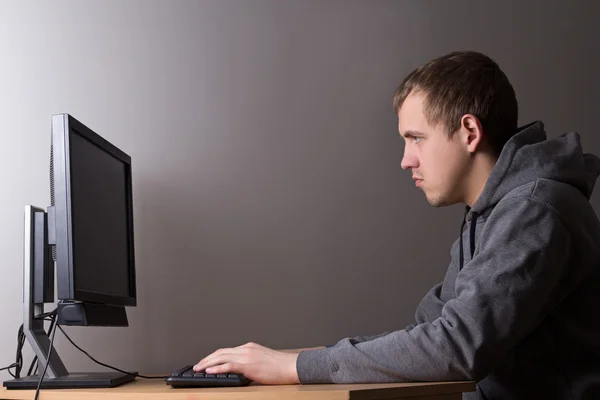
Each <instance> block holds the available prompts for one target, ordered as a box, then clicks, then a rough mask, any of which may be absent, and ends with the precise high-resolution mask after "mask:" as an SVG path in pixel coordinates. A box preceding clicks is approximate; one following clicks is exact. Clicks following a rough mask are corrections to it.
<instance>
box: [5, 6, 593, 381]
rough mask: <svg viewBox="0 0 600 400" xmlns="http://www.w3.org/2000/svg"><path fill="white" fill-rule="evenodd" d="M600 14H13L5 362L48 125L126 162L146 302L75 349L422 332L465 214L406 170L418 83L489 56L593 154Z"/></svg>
mask: <svg viewBox="0 0 600 400" xmlns="http://www.w3.org/2000/svg"><path fill="white" fill-rule="evenodd" d="M599 14H600V6H599V5H598V3H597V2H594V1H576V2H568V3H567V2H559V1H529V2H521V1H503V2H494V3H491V2H475V1H452V2H443V1H437V2H434V1H396V2H392V1H221V0H219V1H173V2H170V1H105V2H91V1H89V2H77V1H56V2H52V3H49V2H42V1H37V2H26V1H19V2H13V1H2V2H0V57H1V62H0V121H1V124H0V135H1V138H2V142H1V143H2V146H1V147H0V151H1V156H0V182H2V195H1V196H0V221H1V224H0V254H2V261H1V262H0V276H1V278H0V314H1V315H2V322H1V325H0V326H1V328H0V365H1V366H4V365H8V364H10V363H11V362H13V358H14V348H15V347H14V346H15V342H16V338H15V335H16V330H17V327H18V325H19V324H20V322H21V296H22V221H23V206H24V204H34V205H39V206H44V207H45V206H47V205H49V202H50V199H49V183H48V163H49V145H50V142H49V141H50V117H51V115H52V114H55V113H61V112H69V113H71V114H72V115H74V116H75V117H76V118H78V119H80V120H81V121H82V122H83V123H85V124H87V125H88V126H90V127H91V128H92V129H94V130H96V131H97V132H98V133H100V134H101V135H102V136H104V137H105V138H106V139H108V140H109V141H111V142H113V143H115V144H116V145H117V146H119V147H120V148H121V149H123V150H124V151H125V152H127V153H129V154H130V155H131V157H132V159H133V168H134V170H133V171H134V208H135V228H136V255H137V277H138V291H139V306H138V307H137V308H134V309H130V310H129V317H130V323H131V327H130V328H128V329H122V328H87V329H86V328H79V329H77V328H72V329H69V331H70V332H72V337H73V338H74V339H75V341H76V342H77V343H79V344H80V345H81V346H83V347H84V348H85V349H87V350H88V351H90V352H91V353H92V354H93V355H95V356H97V358H99V359H100V360H101V361H104V362H107V363H110V364H113V365H116V366H120V367H122V368H128V369H136V370H140V371H144V372H165V371H171V370H172V369H175V368H177V367H180V366H181V365H183V364H186V363H190V362H195V361H197V360H198V359H200V358H201V357H203V356H204V355H206V354H207V353H209V352H211V351H213V350H215V349H216V348H219V347H225V346H235V345H240V344H243V343H245V342H247V341H256V342H259V343H261V344H264V345H267V346H271V347H274V348H285V347H302V346H314V345H319V344H324V343H330V342H334V341H337V340H338V339H341V338H342V337H346V336H350V335H356V334H375V333H379V332H382V331H385V330H393V329H399V328H402V327H404V326H405V325H406V324H408V323H410V322H411V320H412V316H413V311H414V308H415V307H416V305H417V304H418V302H419V300H420V298H421V296H422V295H423V294H424V293H425V292H426V291H427V290H428V288H429V287H430V286H432V285H433V284H434V283H436V282H438V281H439V280H441V279H442V277H443V274H444V270H445V268H446V266H447V262H448V251H449V247H450V244H451V243H452V241H453V240H454V239H455V238H456V236H457V234H458V231H459V227H460V222H461V216H462V207H460V206H454V207H450V208H444V209H433V208H431V207H430V206H429V205H428V204H427V202H426V201H425V198H424V196H423V194H422V193H421V192H420V191H419V190H417V189H415V188H414V186H413V184H412V180H411V179H410V174H409V173H406V172H404V171H402V170H401V168H400V160H401V157H402V151H403V144H402V139H401V138H400V137H399V136H398V135H397V132H396V124H397V121H396V117H395V115H394V114H393V112H392V110H391V95H392V93H393V91H394V89H395V87H396V86H397V85H398V84H399V83H400V81H401V79H402V78H403V77H404V75H405V74H407V73H408V72H409V71H410V70H412V69H413V68H415V67H417V66H418V65H420V64H422V63H423V62H425V61H427V60H428V59H430V58H433V57H435V56H438V55H441V54H443V53H446V52H448V51H451V50H456V49H476V50H479V51H483V52H485V53H487V54H489V55H490V56H492V57H493V58H495V59H496V60H497V61H498V62H499V64H500V65H501V67H502V68H503V69H504V70H505V72H506V73H507V75H508V76H509V78H510V79H511V80H512V82H513V85H514V87H515V89H516V91H517V94H518V97H519V100H520V109H521V121H520V122H522V123H525V122H528V121H530V120H532V119H543V120H544V121H545V122H546V126H547V128H548V131H549V135H550V136H556V135H557V134H559V133H561V132H564V131H567V130H576V131H579V132H581V134H582V137H583V143H584V146H585V148H586V150H587V151H591V152H596V153H600V138H599V137H598V132H597V129H598V126H597V118H596V117H597V113H598V105H599V104H600V98H599V93H600V90H599V89H600V84H599V83H598V78H597V71H598V70H600V58H599V56H598V50H600V49H599V48H598V37H600V32H599V29H598V22H597V21H598V16H599ZM593 202H594V205H595V206H596V209H597V207H598V205H599V203H598V196H597V195H595V196H594V198H593ZM48 309H50V306H49V307H48ZM221 310H224V311H221ZM57 348H58V350H59V352H60V354H61V356H62V357H63V359H64V360H65V362H66V364H67V366H68V367H69V368H70V369H72V370H98V369H102V368H101V367H96V366H94V364H92V362H91V361H89V360H87V359H86V358H85V356H83V355H81V354H80V353H79V352H78V351H77V350H75V349H74V348H72V347H70V345H69V343H68V342H66V340H64V338H63V337H62V336H61V335H57ZM30 357H31V355H30V352H29V351H28V352H27V358H26V360H30ZM7 377H8V374H7V373H6V372H2V373H0V378H1V379H5V378H7Z"/></svg>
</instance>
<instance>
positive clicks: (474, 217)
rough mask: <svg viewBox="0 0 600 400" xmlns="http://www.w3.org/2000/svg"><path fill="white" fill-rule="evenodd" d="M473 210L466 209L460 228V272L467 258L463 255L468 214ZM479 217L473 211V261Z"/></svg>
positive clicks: (471, 233) (470, 237)
mask: <svg viewBox="0 0 600 400" xmlns="http://www.w3.org/2000/svg"><path fill="white" fill-rule="evenodd" d="M470 209H471V208H470V207H469V206H466V207H465V216H464V217H463V222H462V225H461V226H460V265H459V266H458V270H459V271H460V270H461V269H462V268H463V266H464V263H465V256H464V253H463V231H464V229H465V224H466V223H467V214H468V213H469V210H470ZM477 216H478V214H477V213H476V212H475V211H473V215H472V216H471V225H470V226H469V227H470V229H469V250H470V251H471V259H473V254H475V229H476V227H477Z"/></svg>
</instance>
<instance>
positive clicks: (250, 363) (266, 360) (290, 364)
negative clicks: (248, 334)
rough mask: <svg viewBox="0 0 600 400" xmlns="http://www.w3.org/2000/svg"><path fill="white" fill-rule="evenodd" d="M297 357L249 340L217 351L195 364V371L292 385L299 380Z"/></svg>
mask: <svg viewBox="0 0 600 400" xmlns="http://www.w3.org/2000/svg"><path fill="white" fill-rule="evenodd" d="M297 359H298V353H288V352H284V351H277V350H273V349H270V348H268V347H264V346H261V345H259V344H256V343H247V344H245V345H243V346H238V347H234V348H229V349H219V350H217V351H215V352H214V353H212V354H210V355H208V356H207V357H205V358H203V359H202V360H200V362H198V363H197V364H196V365H194V367H193V371H194V372H204V373H207V374H211V375H219V374H239V375H242V376H243V377H245V378H247V379H249V380H251V381H254V382H256V383H261V384H265V385H289V384H297V383H300V381H299V379H298V373H297V372H296V360H297ZM228 379H229V377H228ZM234 379H235V378H234Z"/></svg>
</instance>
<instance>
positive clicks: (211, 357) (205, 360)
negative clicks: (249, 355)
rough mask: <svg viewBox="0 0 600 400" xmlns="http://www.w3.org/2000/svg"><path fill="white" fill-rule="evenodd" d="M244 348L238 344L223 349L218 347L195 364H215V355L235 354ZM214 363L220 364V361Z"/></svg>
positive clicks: (241, 351)
mask: <svg viewBox="0 0 600 400" xmlns="http://www.w3.org/2000/svg"><path fill="white" fill-rule="evenodd" d="M244 351H245V350H244V349H243V348H242V347H241V346H240V347H235V348H231V349H228V348H224V349H219V350H217V351H215V352H214V353H212V354H209V355H208V356H206V357H204V358H203V359H202V360H200V361H198V363H197V364H196V366H200V365H202V366H203V367H204V366H205V364H213V365H214V364H215V362H214V360H215V359H216V358H217V357H222V356H224V355H236V354H243V352H244ZM216 364H220V363H216Z"/></svg>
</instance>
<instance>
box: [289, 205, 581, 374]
mask: <svg viewBox="0 0 600 400" xmlns="http://www.w3.org/2000/svg"><path fill="white" fill-rule="evenodd" d="M538 232H544V234H538ZM532 233H533V234H532ZM571 240H572V238H571V234H570V231H569V229H568V227H567V226H566V225H565V224H564V222H563V220H562V219H561V218H560V216H558V214H556V212H555V211H554V210H552V209H550V208H549V207H548V206H547V205H545V204H542V203H539V202H537V201H536V200H534V199H531V198H527V197H525V198H523V197H518V198H512V199H507V200H506V201H503V202H500V203H499V204H498V205H497V207H496V209H495V210H494V212H493V213H492V214H491V215H490V217H489V218H488V221H487V223H486V226H485V228H484V231H483V232H482V236H481V240H480V242H479V245H478V252H477V253H476V255H475V256H474V258H473V260H471V261H470V262H469V263H468V264H467V265H465V267H464V268H463V269H462V270H461V271H460V273H459V275H458V279H457V282H456V292H457V298H455V299H452V300H450V301H448V302H447V303H446V304H445V305H444V307H443V309H442V312H441V315H440V317H439V318H437V319H435V320H434V321H431V322H424V323H421V324H418V325H416V326H415V327H414V328H413V329H412V330H410V331H406V330H401V331H396V332H392V333H391V334H389V335H386V336H383V337H380V338H377V339H374V340H371V341H368V342H362V343H352V342H351V341H350V340H346V341H345V342H343V343H339V344H338V345H337V346H336V347H334V348H330V349H322V350H317V351H311V352H301V353H300V354H299V355H298V359H297V360H296V363H297V364H296V368H297V372H298V377H299V380H300V382H301V383H360V382H392V381H394V382H399V381H410V380H421V381H442V380H479V379H482V378H483V377H485V376H486V375H487V374H488V373H489V372H490V371H491V370H492V369H493V367H494V365H495V363H496V362H497V361H498V360H499V359H501V358H502V357H503V356H505V355H506V353H507V352H508V351H510V349H511V348H513V347H514V346H515V344H516V343H518V342H519V341H521V340H522V339H523V338H524V337H526V336H527V335H528V334H529V333H530V332H531V331H532V330H533V329H534V328H535V327H536V326H537V325H538V324H539V323H540V321H542V320H543V319H544V318H545V317H546V316H547V315H548V313H550V312H551V311H552V309H553V308H554V307H555V306H556V305H557V304H558V303H559V302H560V301H562V299H563V298H564V297H565V296H566V295H567V294H568V293H570V292H571V291H572V290H573V288H574V287H575V285H576V284H577V282H578V281H579V279H580V276H579V275H578V274H581V272H580V271H578V270H577V269H576V268H566V264H567V260H568V257H569V254H570V252H571V246H572V244H571ZM571 274H573V275H571Z"/></svg>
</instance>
